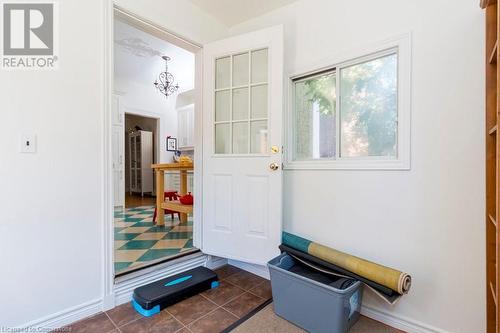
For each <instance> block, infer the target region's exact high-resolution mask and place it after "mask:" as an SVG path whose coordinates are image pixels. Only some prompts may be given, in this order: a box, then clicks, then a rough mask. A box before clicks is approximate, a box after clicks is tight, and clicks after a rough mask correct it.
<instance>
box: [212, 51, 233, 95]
mask: <svg viewBox="0 0 500 333" xmlns="http://www.w3.org/2000/svg"><path fill="white" fill-rule="evenodd" d="M230 64H231V58H230V57H225V58H220V59H217V60H215V88H216V89H220V88H228V87H229V85H230V84H231V82H230V81H231V77H230V73H231V72H230V70H231V69H230Z"/></svg>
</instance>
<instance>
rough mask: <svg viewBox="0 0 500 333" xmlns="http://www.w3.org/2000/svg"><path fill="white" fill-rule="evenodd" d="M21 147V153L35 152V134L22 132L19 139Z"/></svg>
mask: <svg viewBox="0 0 500 333" xmlns="http://www.w3.org/2000/svg"><path fill="white" fill-rule="evenodd" d="M19 144H20V147H21V153H30V154H34V153H36V135H35V134H23V135H21V141H20V142H19Z"/></svg>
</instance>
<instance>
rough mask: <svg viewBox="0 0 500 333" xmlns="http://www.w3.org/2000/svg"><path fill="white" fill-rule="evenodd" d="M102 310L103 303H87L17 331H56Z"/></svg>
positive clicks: (28, 324) (34, 321)
mask: <svg viewBox="0 0 500 333" xmlns="http://www.w3.org/2000/svg"><path fill="white" fill-rule="evenodd" d="M101 309H102V301H101V300H100V299H96V300H93V301H90V302H86V303H83V304H80V305H77V306H74V307H72V308H69V309H65V310H63V311H60V312H57V313H54V314H51V315H48V316H46V317H43V318H39V319H36V320H33V321H31V322H29V323H27V324H24V325H22V326H20V327H17V328H16V329H19V332H39V331H40V332H42V330H41V329H43V332H45V331H46V330H48V329H56V328H60V327H63V326H66V325H69V324H71V323H74V322H76V321H79V320H81V319H84V318H87V317H90V316H92V315H95V314H96V313H99V312H100V311H101Z"/></svg>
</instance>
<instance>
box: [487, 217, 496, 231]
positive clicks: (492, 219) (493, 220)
mask: <svg viewBox="0 0 500 333" xmlns="http://www.w3.org/2000/svg"><path fill="white" fill-rule="evenodd" d="M488 217H489V218H490V222H491V223H493V225H494V226H495V228H496V227H497V221H495V219H494V218H493V216H491V214H488Z"/></svg>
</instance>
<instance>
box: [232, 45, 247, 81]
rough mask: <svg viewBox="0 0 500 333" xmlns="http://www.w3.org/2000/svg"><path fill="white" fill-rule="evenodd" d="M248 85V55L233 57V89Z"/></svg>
mask: <svg viewBox="0 0 500 333" xmlns="http://www.w3.org/2000/svg"><path fill="white" fill-rule="evenodd" d="M247 84H248V53H243V54H238V55H235V56H234V57H233V87H237V86H243V85H247Z"/></svg>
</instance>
